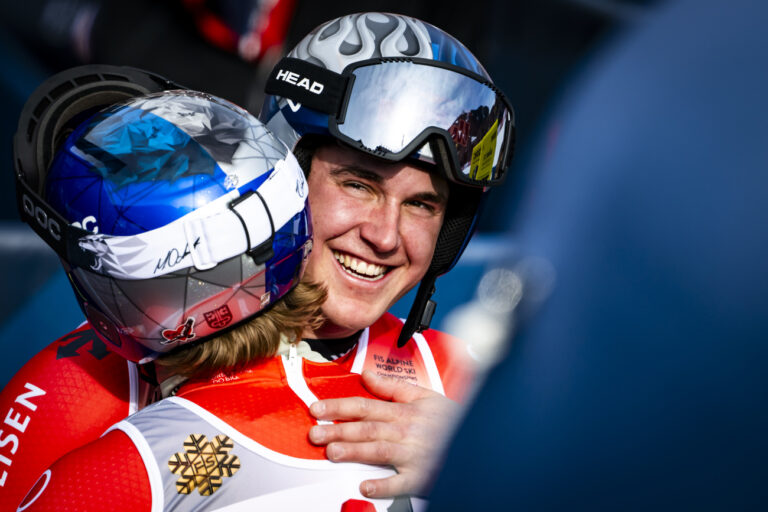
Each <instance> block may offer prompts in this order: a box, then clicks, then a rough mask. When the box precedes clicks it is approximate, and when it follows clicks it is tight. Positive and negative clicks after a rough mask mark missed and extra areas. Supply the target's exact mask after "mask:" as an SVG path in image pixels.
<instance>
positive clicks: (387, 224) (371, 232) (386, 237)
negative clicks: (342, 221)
mask: <svg viewBox="0 0 768 512" xmlns="http://www.w3.org/2000/svg"><path fill="white" fill-rule="evenodd" d="M360 236H361V237H362V238H363V240H365V241H366V242H368V243H369V244H370V245H371V246H372V247H373V249H374V250H375V251H376V252H382V253H388V252H393V251H395V250H397V248H398V247H400V207H399V205H396V204H391V203H382V204H380V205H378V206H377V207H376V208H372V209H371V210H370V211H369V212H368V215H367V217H366V218H365V220H364V221H363V223H362V224H361V226H360Z"/></svg>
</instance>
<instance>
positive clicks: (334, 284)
mask: <svg viewBox="0 0 768 512" xmlns="http://www.w3.org/2000/svg"><path fill="white" fill-rule="evenodd" d="M308 181H309V186H310V188H311V190H312V193H311V195H310V198H309V200H310V204H311V205H312V208H313V210H312V211H313V212H314V214H313V219H314V221H313V222H314V225H315V231H314V242H315V246H314V251H313V254H312V256H311V258H312V262H311V264H310V266H309V272H310V274H311V276H312V279H313V280H314V281H315V282H318V283H323V284H325V286H327V287H328V290H329V292H330V293H329V295H330V296H331V297H332V299H331V300H330V301H328V302H327V303H326V304H325V305H324V307H323V312H324V314H325V315H326V318H327V319H328V320H327V321H326V323H325V324H324V325H323V326H322V328H320V329H319V330H317V331H316V332H314V333H311V334H310V336H311V337H320V338H341V337H347V336H350V335H353V334H355V333H356V332H358V331H360V330H362V329H364V328H366V327H368V326H369V325H371V324H373V323H374V322H375V321H376V320H378V319H379V317H380V316H381V315H382V313H383V312H384V311H386V310H387V309H388V308H389V307H390V306H391V305H392V304H393V303H394V302H395V301H397V300H398V299H399V298H400V297H402V295H403V294H405V293H406V292H407V291H408V290H410V289H411V288H413V287H414V286H415V285H416V284H418V282H419V281H420V280H421V278H422V277H423V276H424V273H425V272H426V270H427V267H428V266H429V263H430V262H431V261H432V254H433V253H434V250H435V243H436V241H437V235H438V233H439V232H440V228H441V226H442V223H443V218H444V216H445V206H446V204H447V202H448V193H449V192H448V184H447V183H446V182H445V180H444V179H443V178H441V177H439V176H438V175H436V174H432V173H429V172H428V171H427V170H425V169H423V168H419V167H416V166H414V165H409V164H406V163H389V162H385V161H379V160H376V159H375V158H372V157H370V156H367V155H365V154H364V153H361V152H360V151H355V150H353V149H350V148H347V147H344V146H341V145H336V144H331V145H327V146H324V147H322V148H321V149H319V150H318V151H317V153H316V154H315V157H314V159H313V162H312V172H311V173H310V175H309V179H308Z"/></svg>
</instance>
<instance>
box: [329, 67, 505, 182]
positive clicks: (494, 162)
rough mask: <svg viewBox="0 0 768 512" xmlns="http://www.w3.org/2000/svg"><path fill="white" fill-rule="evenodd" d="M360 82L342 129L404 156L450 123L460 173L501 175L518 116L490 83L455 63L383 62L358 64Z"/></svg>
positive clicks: (371, 146) (484, 178)
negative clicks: (443, 65)
mask: <svg viewBox="0 0 768 512" xmlns="http://www.w3.org/2000/svg"><path fill="white" fill-rule="evenodd" d="M352 74H353V75H354V77H355V79H354V84H353V85H352V90H351V92H350V95H349V100H348V103H347V107H346V109H345V115H344V119H343V120H342V121H340V122H338V124H337V129H338V131H339V133H340V134H341V135H342V136H344V137H345V138H347V139H349V141H350V142H353V143H358V144H361V145H362V146H363V147H365V148H366V149H368V150H370V151H375V152H378V153H381V154H383V155H385V156H387V157H390V158H397V159H399V158H403V157H405V156H407V155H408V154H411V153H413V152H415V151H416V150H418V149H419V147H420V146H422V145H423V144H424V143H425V141H426V140H425V139H426V138H428V137H429V135H431V134H432V133H434V132H435V129H438V130H444V131H445V132H447V136H448V137H450V141H451V142H452V143H453V147H454V148H455V154H454V155H453V159H454V160H455V162H454V167H455V168H454V169H451V171H452V172H453V174H454V177H455V179H457V180H459V181H466V182H483V183H487V182H489V181H490V182H492V181H496V180H498V179H500V178H501V176H502V173H503V171H504V169H503V167H504V164H505V159H506V152H507V151H508V149H509V148H508V146H509V144H510V139H511V136H510V133H509V132H510V131H511V128H512V118H511V113H510V111H509V109H508V108H507V105H506V104H505V102H504V101H503V100H502V98H501V97H500V95H499V94H497V93H496V91H494V90H493V89H491V88H490V87H489V86H488V85H486V84H483V83H481V82H478V81H477V80H475V79H474V78H472V77H470V76H466V75H463V74H461V73H458V72H456V71H452V70H450V69H444V68H439V67H435V66H429V65H423V64H418V63H414V62H381V63H377V64H374V65H369V66H364V67H359V68H356V69H354V70H352Z"/></svg>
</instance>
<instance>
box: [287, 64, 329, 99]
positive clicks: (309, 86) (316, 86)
mask: <svg viewBox="0 0 768 512" xmlns="http://www.w3.org/2000/svg"><path fill="white" fill-rule="evenodd" d="M276 78H277V79H278V80H282V81H283V82H288V83H289V84H292V85H295V86H296V87H303V88H304V89H306V90H308V91H309V92H311V93H312V94H320V93H321V92H323V89H325V86H324V85H323V84H321V83H320V82H311V81H310V80H309V78H306V77H305V78H302V77H301V75H299V74H298V73H294V72H293V71H286V70H284V69H281V70H280V71H278V72H277V77H276Z"/></svg>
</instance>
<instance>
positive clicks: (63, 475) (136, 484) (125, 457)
mask: <svg viewBox="0 0 768 512" xmlns="http://www.w3.org/2000/svg"><path fill="white" fill-rule="evenodd" d="M45 483H46V482H45V475H44V476H43V480H42V481H41V482H40V483H38V484H36V485H35V487H34V488H33V489H32V490H31V491H30V493H29V494H28V495H27V497H26V498H25V499H24V503H22V506H24V505H26V506H28V507H29V508H27V509H26V512H49V511H50V512H56V511H61V510H77V511H80V512H88V511H94V512H95V511H98V512H102V511H104V510H110V511H113V510H126V511H131V512H142V511H145V510H146V511H150V510H151V509H152V495H151V493H150V490H149V489H150V487H149V477H148V476H147V471H146V469H144V463H143V462H142V460H141V456H140V455H139V452H138V451H137V450H136V447H135V446H134V444H133V442H132V441H131V440H130V438H129V437H128V436H126V435H125V434H124V433H122V432H120V431H112V432H110V433H109V434H107V435H105V436H104V437H102V438H101V439H99V440H98V441H96V442H93V443H90V444H87V445H85V446H84V447H82V448H80V449H79V450H77V451H75V452H72V453H69V454H67V455H66V456H64V457H62V458H61V459H59V460H58V461H57V462H56V463H55V464H54V465H53V466H51V468H50V480H49V481H48V482H47V485H45V486H44V484H45ZM14 510H15V507H14Z"/></svg>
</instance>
